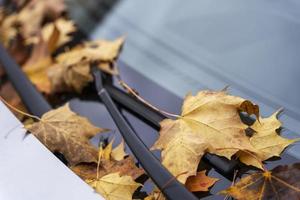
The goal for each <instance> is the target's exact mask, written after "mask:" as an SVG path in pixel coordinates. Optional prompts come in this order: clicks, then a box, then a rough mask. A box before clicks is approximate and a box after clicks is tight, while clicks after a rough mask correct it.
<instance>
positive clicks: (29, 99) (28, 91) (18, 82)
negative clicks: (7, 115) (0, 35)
mask: <svg viewBox="0 0 300 200" xmlns="http://www.w3.org/2000/svg"><path fill="white" fill-rule="evenodd" d="M0 62H1V63H2V66H3V67H4V70H5V72H6V74H7V76H8V78H9V80H10V81H11V83H12V85H13V87H14V88H15V89H16V91H17V92H18V94H19V95H20V97H21V99H22V102H23V103H24V105H25V106H26V108H27V109H28V111H29V112H30V113H32V114H34V115H36V116H38V117H41V116H42V115H43V114H44V113H46V112H47V111H49V110H50V109H51V106H50V105H49V103H48V102H47V101H46V100H45V99H44V97H43V96H42V95H41V93H39V92H38V91H37V89H36V88H35V87H34V86H33V85H32V83H31V82H30V80H28V78H27V77H26V75H25V74H24V73H23V71H22V70H21V69H20V67H19V65H18V64H17V63H16V61H15V60H14V59H13V58H11V56H10V55H9V54H8V53H7V51H6V50H5V48H4V47H3V46H2V45H1V44H0Z"/></svg>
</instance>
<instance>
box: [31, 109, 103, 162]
mask: <svg viewBox="0 0 300 200" xmlns="http://www.w3.org/2000/svg"><path fill="white" fill-rule="evenodd" d="M26 128H27V129H28V130H29V131H30V132H31V133H32V134H33V135H35V136H36V137H37V138H38V139H39V140H40V141H41V142H42V143H43V144H44V145H45V146H46V147H48V149H49V150H51V151H52V152H60V153H62V154H63V155H64V156H65V157H66V159H67V160H68V162H69V163H70V165H76V164H78V163H82V162H97V149H96V148H95V147H94V146H93V145H92V144H91V143H90V142H89V139H90V138H92V137H93V136H95V135H96V134H98V133H100V132H104V131H105V129H101V128H98V127H95V126H94V125H92V124H91V123H90V122H89V121H88V119H86V118H85V117H81V116H79V115H77V114H76V113H74V112H72V111H71V110H70V108H69V105H68V104H66V105H65V106H62V107H60V108H57V109H55V110H51V111H49V112H47V113H45V114H44V115H43V116H42V118H41V120H40V121H39V122H36V123H34V124H31V125H27V126H26Z"/></svg>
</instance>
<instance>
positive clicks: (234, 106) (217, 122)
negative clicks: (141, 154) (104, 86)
mask: <svg viewBox="0 0 300 200" xmlns="http://www.w3.org/2000/svg"><path fill="white" fill-rule="evenodd" d="M240 111H244V112H247V113H249V114H255V115H258V114H259V111H258V106H257V105H254V104H252V103H251V102H250V101H248V100H245V99H243V98H240V97H235V96H231V95H228V94H227V92H226V91H219V92H215V91H201V92H199V93H198V94H197V95H196V96H192V95H190V94H189V95H187V96H186V98H185V100H184V102H183V106H182V114H181V117H180V118H178V119H177V120H169V119H167V120H164V121H162V122H161V130H160V137H159V139H158V140H157V141H156V143H155V144H154V146H153V149H161V150H162V163H163V165H164V166H165V167H166V168H167V169H169V171H170V172H171V173H172V174H173V175H174V176H176V175H177V174H181V173H183V172H188V173H186V174H184V175H181V176H179V177H178V180H179V181H180V182H181V183H185V182H186V179H187V178H188V177H189V176H192V175H196V171H197V167H198V164H199V161H200V159H201V157H202V156H203V154H204V153H205V152H210V153H214V154H217V155H220V156H224V157H226V158H228V159H230V158H231V156H232V155H234V154H235V153H237V152H238V151H240V150H241V151H249V152H255V148H254V147H253V146H252V145H251V143H250V140H249V138H248V137H247V136H246V134H245V129H246V128H247V125H245V124H244V123H243V122H242V121H241V119H240V116H239V112H240Z"/></svg>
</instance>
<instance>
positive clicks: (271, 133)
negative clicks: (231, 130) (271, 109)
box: [239, 111, 298, 168]
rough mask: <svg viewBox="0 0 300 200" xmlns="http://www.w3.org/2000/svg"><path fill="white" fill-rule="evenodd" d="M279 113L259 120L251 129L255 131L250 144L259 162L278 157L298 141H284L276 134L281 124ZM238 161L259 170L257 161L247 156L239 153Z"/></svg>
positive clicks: (259, 166) (284, 139)
mask: <svg viewBox="0 0 300 200" xmlns="http://www.w3.org/2000/svg"><path fill="white" fill-rule="evenodd" d="M279 113H280V111H277V112H275V113H274V114H273V115H271V116H270V117H268V118H260V121H256V122H255V123H254V124H253V125H252V126H251V128H252V129H253V130H254V131H255V132H254V134H253V136H252V137H251V138H250V142H251V144H252V145H253V146H254V148H255V149H256V150H257V151H256V154H257V155H258V156H259V157H260V158H261V160H267V159H269V158H271V157H274V156H280V154H281V152H282V151H283V150H284V149H285V148H286V147H287V146H288V145H290V144H292V143H294V142H296V141H298V139H286V138H283V137H281V136H280V135H279V133H277V131H279V129H280V127H281V122H280V121H279V120H278V119H277V117H278V114H279ZM239 159H240V160H241V161H242V162H243V163H245V164H247V165H252V166H255V167H258V168H261V165H260V163H259V162H258V161H257V159H255V158H253V157H252V156H250V155H249V154H245V153H243V152H240V155H239Z"/></svg>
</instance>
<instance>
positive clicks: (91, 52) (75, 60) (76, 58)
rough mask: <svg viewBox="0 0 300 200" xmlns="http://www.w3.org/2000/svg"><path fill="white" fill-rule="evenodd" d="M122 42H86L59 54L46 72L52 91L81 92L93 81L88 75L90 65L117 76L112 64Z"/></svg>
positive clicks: (119, 39) (119, 40) (118, 40)
mask: <svg viewBox="0 0 300 200" xmlns="http://www.w3.org/2000/svg"><path fill="white" fill-rule="evenodd" d="M123 42H124V38H123V37H121V38H118V39H116V40H114V41H105V40H99V41H95V42H87V43H84V44H83V45H78V46H77V47H75V48H73V49H71V50H70V51H68V52H65V53H62V54H60V55H59V56H58V57H57V58H56V64H55V65H54V66H53V67H51V68H50V69H49V70H48V76H49V79H50V82H51V85H52V91H54V92H63V91H70V90H75V91H76V92H81V91H82V89H83V88H84V87H85V86H86V85H87V84H88V83H89V82H91V81H92V80H93V77H92V75H91V74H90V68H91V66H92V65H98V66H99V67H100V69H102V70H103V71H105V72H108V73H110V74H117V71H116V68H115V67H114V63H115V59H116V58H117V57H118V55H119V53H120V49H121V47H122V45H123Z"/></svg>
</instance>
